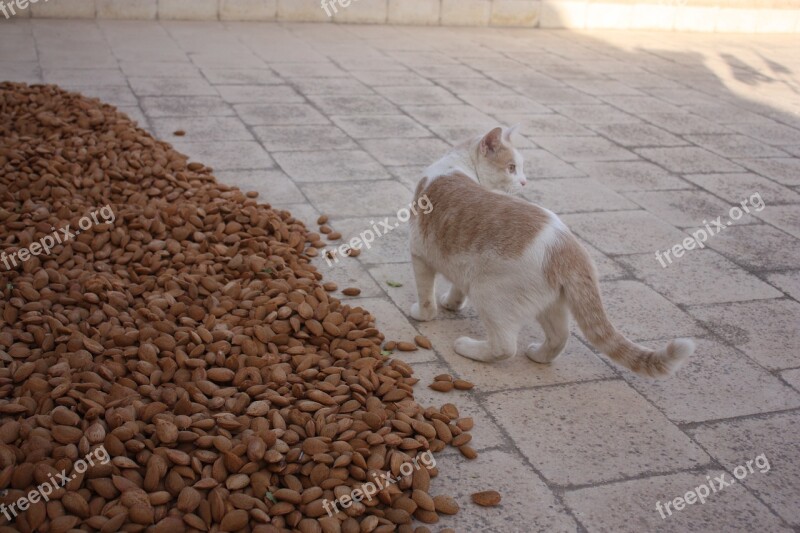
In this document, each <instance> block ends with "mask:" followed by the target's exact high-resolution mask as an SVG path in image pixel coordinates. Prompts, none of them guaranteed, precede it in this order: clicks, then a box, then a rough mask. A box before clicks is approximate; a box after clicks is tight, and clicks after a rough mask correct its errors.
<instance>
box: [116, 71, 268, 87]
mask: <svg viewBox="0 0 800 533" xmlns="http://www.w3.org/2000/svg"><path fill="white" fill-rule="evenodd" d="M123 70H124V68H123ZM202 71H203V75H204V76H205V77H206V78H207V79H208V81H209V82H210V83H211V84H213V85H277V84H282V83H283V80H282V79H281V78H280V77H279V76H276V75H275V73H274V72H272V71H271V70H268V69H249V68H248V69H242V68H204V69H202Z"/></svg>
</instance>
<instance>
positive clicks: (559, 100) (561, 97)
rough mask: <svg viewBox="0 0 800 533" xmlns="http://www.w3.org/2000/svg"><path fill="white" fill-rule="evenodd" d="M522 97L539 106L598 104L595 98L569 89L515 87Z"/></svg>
mask: <svg viewBox="0 0 800 533" xmlns="http://www.w3.org/2000/svg"><path fill="white" fill-rule="evenodd" d="M515 89H517V90H518V91H520V93H522V95H523V96H527V97H528V98H530V99H531V100H533V101H534V102H539V103H540V104H546V105H550V104H564V105H566V104H599V103H601V102H600V101H599V100H597V99H596V98H594V97H592V96H589V95H588V94H585V93H582V92H580V91H576V90H575V89H570V88H569V87H515Z"/></svg>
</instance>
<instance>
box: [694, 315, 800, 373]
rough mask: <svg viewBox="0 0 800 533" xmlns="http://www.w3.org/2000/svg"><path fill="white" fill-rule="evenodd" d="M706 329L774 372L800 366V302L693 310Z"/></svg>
mask: <svg viewBox="0 0 800 533" xmlns="http://www.w3.org/2000/svg"><path fill="white" fill-rule="evenodd" d="M689 313H690V314H691V315H692V316H694V317H696V318H697V319H698V320H700V321H702V322H703V323H704V324H705V326H706V327H708V328H709V329H710V330H712V331H713V332H714V333H716V334H717V335H719V336H720V337H722V339H724V340H725V342H728V343H730V344H732V345H734V346H736V347H737V348H739V349H740V350H742V351H743V352H744V353H746V354H747V355H748V356H749V357H750V358H752V359H754V360H755V361H756V362H758V363H760V364H761V365H762V366H765V367H767V368H769V369H771V370H780V369H783V368H793V367H797V366H800V337H798V336H797V334H796V332H797V324H798V323H800V303H797V302H795V301H792V300H766V301H755V302H742V303H732V304H721V305H709V306H703V307H692V308H689Z"/></svg>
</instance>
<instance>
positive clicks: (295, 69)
mask: <svg viewBox="0 0 800 533" xmlns="http://www.w3.org/2000/svg"><path fill="white" fill-rule="evenodd" d="M270 68H272V69H273V70H275V72H277V73H278V75H279V76H281V77H283V78H312V77H313V78H338V77H341V76H346V75H347V73H346V72H345V71H343V70H342V69H340V68H339V67H337V66H336V65H334V64H333V63H331V62H324V63H322V62H320V63H313V62H309V61H303V62H298V63H277V62H276V63H272V64H271V65H270Z"/></svg>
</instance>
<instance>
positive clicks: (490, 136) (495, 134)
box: [481, 127, 503, 155]
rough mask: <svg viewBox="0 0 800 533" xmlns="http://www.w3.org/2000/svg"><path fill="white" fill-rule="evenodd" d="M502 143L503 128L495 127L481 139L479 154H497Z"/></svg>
mask: <svg viewBox="0 0 800 533" xmlns="http://www.w3.org/2000/svg"><path fill="white" fill-rule="evenodd" d="M502 143H503V128H500V127H497V128H494V129H493V130H492V131H490V132H489V133H487V134H486V135H484V136H483V139H481V154H482V155H486V154H488V153H489V152H497V151H498V150H499V149H500V146H501V144H502Z"/></svg>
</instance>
